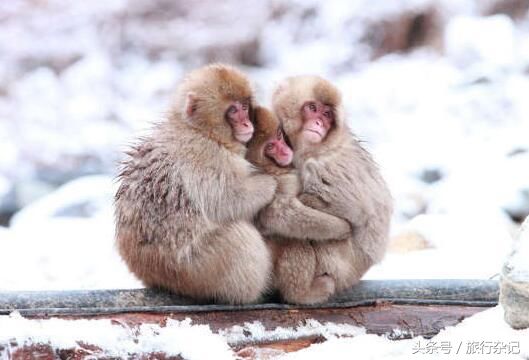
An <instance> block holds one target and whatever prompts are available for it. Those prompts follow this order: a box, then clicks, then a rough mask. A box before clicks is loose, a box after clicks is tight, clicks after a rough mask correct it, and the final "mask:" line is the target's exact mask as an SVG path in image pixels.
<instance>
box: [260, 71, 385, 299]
mask: <svg viewBox="0 0 529 360" xmlns="http://www.w3.org/2000/svg"><path fill="white" fill-rule="evenodd" d="M272 102H273V109H274V112H275V114H276V115H277V116H278V117H279V119H280V120H281V121H282V123H283V127H284V130H285V133H286V134H287V135H288V137H289V138H290V139H291V141H292V145H293V149H294V161H293V164H294V167H295V168H296V169H298V171H299V172H300V178H301V183H302V194H301V195H300V196H299V199H300V200H301V201H302V202H303V203H304V204H305V205H307V206H310V207H313V208H315V209H318V210H321V211H324V212H327V213H329V214H331V215H334V216H337V217H340V218H342V219H345V220H347V221H348V222H349V223H350V225H351V226H352V228H353V234H352V236H351V237H350V238H348V239H347V240H345V241H329V242H313V246H314V249H315V252H316V257H317V258H318V259H319V266H320V269H321V270H322V271H323V272H324V273H327V274H329V275H330V276H332V277H333V279H334V280H335V285H336V290H337V291H342V290H344V289H346V288H348V287H350V286H352V285H354V284H355V283H357V282H358V281H359V280H360V278H361V277H362V276H363V275H364V273H365V272H366V271H367V270H368V269H369V268H370V267H371V266H372V265H373V264H375V263H377V262H379V261H380V260H381V259H382V257H383V255H384V253H385V250H386V247H387V242H388V237H389V226H390V219H391V214H392V209H393V206H392V199H391V194H390V192H389V190H388V188H387V185H386V183H385V182H384V180H383V178H382V176H381V174H380V172H379V170H378V167H377V166H376V164H375V162H374V161H373V159H372V157H371V155H370V154H369V153H368V152H367V151H366V150H365V149H364V148H363V147H362V146H361V145H360V142H359V141H358V140H357V139H356V137H355V136H354V135H353V134H352V133H351V131H350V130H349V128H348V127H347V125H346V124H345V119H344V110H343V105H342V100H341V94H340V93H339V91H338V90H337V89H336V88H335V87H334V86H333V85H332V84H331V83H330V82H329V81H327V80H325V79H323V78H320V77H317V76H296V77H291V78H287V79H286V80H285V81H284V82H283V83H282V84H280V85H279V87H278V88H277V89H276V90H275V92H274V94H273V97H272ZM269 215H270V216H277V215H278V214H269ZM265 222H266V221H265ZM275 230H276V233H277V234H278V235H282V236H289V233H288V232H285V231H277V230H283V229H278V228H276V229H275Z"/></svg>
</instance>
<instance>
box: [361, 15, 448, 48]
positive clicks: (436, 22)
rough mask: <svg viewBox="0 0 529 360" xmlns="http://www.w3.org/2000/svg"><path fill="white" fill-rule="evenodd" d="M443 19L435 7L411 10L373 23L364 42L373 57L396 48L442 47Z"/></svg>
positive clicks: (366, 33)
mask: <svg viewBox="0 0 529 360" xmlns="http://www.w3.org/2000/svg"><path fill="white" fill-rule="evenodd" d="M442 31H443V21H442V18H441V15H440V11H439V10H438V9H436V8H435V7H426V8H424V9H416V10H410V11H406V12H402V13H398V14H395V15H394V16H391V17H389V18H383V19H377V20H376V21H374V22H372V23H371V24H369V26H368V27H367V29H366V32H365V38H364V39H363V40H364V42H366V43H367V44H369V46H370V47H371V48H372V49H373V58H378V57H380V56H383V55H386V54H388V53H392V52H406V51H409V50H412V49H414V48H416V47H420V46H430V47H432V48H440V44H441V38H442V35H441V34H442Z"/></svg>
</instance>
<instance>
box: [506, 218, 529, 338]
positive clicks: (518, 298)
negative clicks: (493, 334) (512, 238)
mask: <svg viewBox="0 0 529 360" xmlns="http://www.w3.org/2000/svg"><path fill="white" fill-rule="evenodd" d="M500 304H501V305H502V306H503V308H504V311H505V321H506V322H507V323H508V324H509V325H510V326H511V327H513V328H514V329H525V328H528V327H529V217H527V218H526V219H525V221H524V223H523V224H522V227H521V229H520V233H519V236H518V239H517V240H516V242H515V246H514V251H513V252H512V253H511V255H510V256H509V257H508V259H507V261H506V262H505V265H504V266H503V271H502V276H501V281H500Z"/></svg>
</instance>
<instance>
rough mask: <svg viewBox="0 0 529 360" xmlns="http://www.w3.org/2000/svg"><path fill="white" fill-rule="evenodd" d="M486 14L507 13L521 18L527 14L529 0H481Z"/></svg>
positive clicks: (515, 17)
mask: <svg viewBox="0 0 529 360" xmlns="http://www.w3.org/2000/svg"><path fill="white" fill-rule="evenodd" d="M481 3H482V4H480V5H482V6H483V7H484V8H485V9H484V11H483V13H484V14H485V15H495V14H505V15H508V16H509V17H511V18H513V19H515V20H519V19H521V18H523V17H524V16H526V15H527V11H528V10H529V1H527V0H489V1H481Z"/></svg>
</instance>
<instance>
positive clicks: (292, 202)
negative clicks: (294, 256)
mask: <svg viewBox="0 0 529 360" xmlns="http://www.w3.org/2000/svg"><path fill="white" fill-rule="evenodd" d="M258 220H259V223H260V229H261V231H262V232H263V235H265V236H270V235H280V236H283V237H288V238H294V239H301V240H303V239H305V240H336V239H343V238H345V237H347V236H348V235H350V234H351V232H352V229H351V226H350V225H349V223H348V222H347V221H345V220H343V219H340V218H338V217H336V216H333V215H330V214H327V213H324V212H321V211H318V210H316V209H313V208H310V207H308V206H305V205H303V204H302V203H301V201H299V200H298V199H297V198H289V199H281V198H279V199H276V200H274V201H273V202H272V203H271V204H270V205H269V206H267V207H266V208H265V209H263V210H261V212H260V213H259V219H258Z"/></svg>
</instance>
